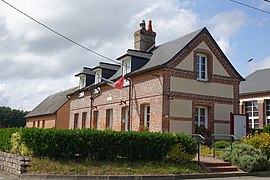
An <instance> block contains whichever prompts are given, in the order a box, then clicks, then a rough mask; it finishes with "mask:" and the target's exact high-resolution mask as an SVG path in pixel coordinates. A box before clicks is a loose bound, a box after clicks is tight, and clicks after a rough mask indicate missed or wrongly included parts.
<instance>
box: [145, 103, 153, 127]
mask: <svg viewBox="0 0 270 180" xmlns="http://www.w3.org/2000/svg"><path fill="white" fill-rule="evenodd" d="M148 107H149V125H150V118H151V109H150V104H145V105H144V126H146V125H147V115H148V114H147V108H148Z"/></svg>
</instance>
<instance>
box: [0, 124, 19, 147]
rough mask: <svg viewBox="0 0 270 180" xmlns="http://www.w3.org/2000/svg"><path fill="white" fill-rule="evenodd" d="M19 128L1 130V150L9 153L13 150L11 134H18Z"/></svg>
mask: <svg viewBox="0 0 270 180" xmlns="http://www.w3.org/2000/svg"><path fill="white" fill-rule="evenodd" d="M19 130H20V129H19V128H0V150H2V151H5V152H9V151H10V149H11V134H12V133H15V132H18V131H19Z"/></svg>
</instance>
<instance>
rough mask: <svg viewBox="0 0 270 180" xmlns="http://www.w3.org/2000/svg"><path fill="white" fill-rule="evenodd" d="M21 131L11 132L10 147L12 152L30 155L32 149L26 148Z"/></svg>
mask: <svg viewBox="0 0 270 180" xmlns="http://www.w3.org/2000/svg"><path fill="white" fill-rule="evenodd" d="M21 134H22V133H21V131H18V132H16V133H13V134H11V149H10V152H11V153H13V154H20V155H23V156H30V155H32V151H31V150H29V149H28V148H27V146H26V145H25V143H24V142H22V140H21Z"/></svg>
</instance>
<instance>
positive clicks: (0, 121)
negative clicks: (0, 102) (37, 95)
mask: <svg viewBox="0 0 270 180" xmlns="http://www.w3.org/2000/svg"><path fill="white" fill-rule="evenodd" d="M27 114H28V112H27V111H23V110H16V109H11V108H9V107H0V128H1V127H24V126H25V125H26V119H25V116H26V115H27Z"/></svg>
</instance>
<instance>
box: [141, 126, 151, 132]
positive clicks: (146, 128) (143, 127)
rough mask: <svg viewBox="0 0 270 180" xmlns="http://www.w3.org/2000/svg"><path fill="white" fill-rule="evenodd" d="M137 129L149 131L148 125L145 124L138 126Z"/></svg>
mask: <svg viewBox="0 0 270 180" xmlns="http://www.w3.org/2000/svg"><path fill="white" fill-rule="evenodd" d="M139 131H144V132H148V131H149V127H147V126H140V128H139Z"/></svg>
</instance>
